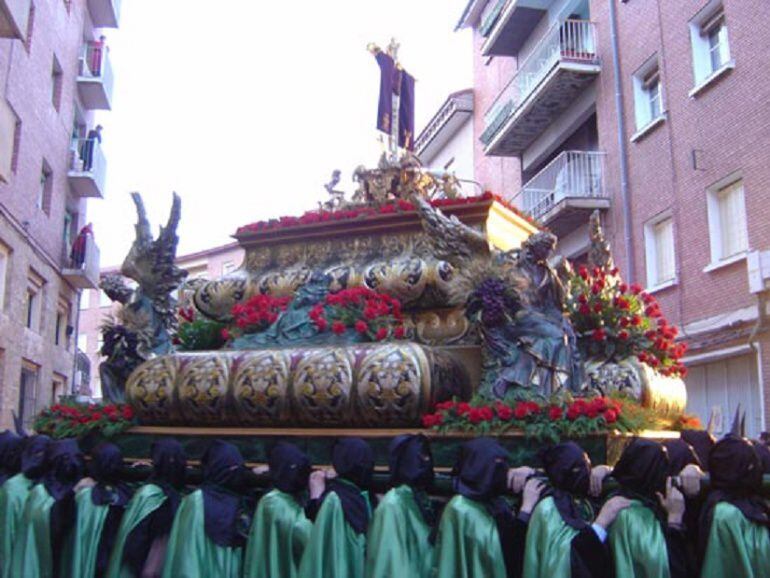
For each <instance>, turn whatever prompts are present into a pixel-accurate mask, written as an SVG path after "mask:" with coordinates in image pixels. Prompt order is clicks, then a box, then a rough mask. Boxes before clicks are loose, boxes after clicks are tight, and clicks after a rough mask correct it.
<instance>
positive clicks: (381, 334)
mask: <svg viewBox="0 0 770 578" xmlns="http://www.w3.org/2000/svg"><path fill="white" fill-rule="evenodd" d="M387 336H388V330H387V328H385V327H380V328H379V329H378V330H377V333H375V334H374V338H375V339H376V340H377V341H382V340H383V339H385V338H386V337H387Z"/></svg>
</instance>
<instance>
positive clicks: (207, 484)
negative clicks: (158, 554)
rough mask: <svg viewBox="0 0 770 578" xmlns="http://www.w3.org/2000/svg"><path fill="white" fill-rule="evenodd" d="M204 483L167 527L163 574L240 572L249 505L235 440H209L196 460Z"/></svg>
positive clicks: (190, 577) (196, 576)
mask: <svg viewBox="0 0 770 578" xmlns="http://www.w3.org/2000/svg"><path fill="white" fill-rule="evenodd" d="M201 468H202V470H203V483H202V484H201V487H200V489H198V490H196V491H194V492H193V493H191V494H190V495H188V496H187V497H185V498H184V499H183V500H182V502H181V504H180V505H179V509H178V510H177V513H176V517H175V518H174V525H173V527H172V528H171V534H170V536H169V540H168V550H167V554H166V562H165V564H164V566H163V577H164V578H178V577H180V576H184V577H185V578H207V577H209V576H217V577H220V576H221V577H222V578H231V577H233V578H235V577H240V576H241V572H242V570H241V567H242V563H243V546H244V544H245V542H246V536H247V534H248V530H249V526H250V522H251V519H250V518H251V509H250V507H249V500H248V498H247V496H246V492H247V491H248V489H249V488H248V484H247V472H248V469H247V468H246V466H245V464H244V461H243V457H242V456H241V453H240V452H239V451H238V448H236V447H235V446H234V445H232V444H229V443H226V442H222V441H219V440H217V441H214V442H212V444H211V445H210V446H209V448H208V450H206V453H205V454H203V458H202V459H201Z"/></svg>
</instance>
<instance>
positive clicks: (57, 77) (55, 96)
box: [51, 54, 63, 111]
mask: <svg viewBox="0 0 770 578" xmlns="http://www.w3.org/2000/svg"><path fill="white" fill-rule="evenodd" d="M62 78H63V75H62V69H61V64H59V60H58V59H57V58H56V55H55V54H54V57H53V67H52V68H51V103H52V104H53V107H54V108H55V109H56V110H57V111H58V110H59V106H61V87H62Z"/></svg>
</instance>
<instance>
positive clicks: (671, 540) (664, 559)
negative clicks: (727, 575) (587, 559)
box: [609, 438, 688, 578]
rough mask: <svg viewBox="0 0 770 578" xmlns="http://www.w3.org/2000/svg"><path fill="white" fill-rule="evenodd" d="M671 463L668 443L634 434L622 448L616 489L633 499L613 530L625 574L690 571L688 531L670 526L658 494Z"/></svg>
mask: <svg viewBox="0 0 770 578" xmlns="http://www.w3.org/2000/svg"><path fill="white" fill-rule="evenodd" d="M669 468H670V463H669V459H668V453H667V451H666V448H665V447H664V446H663V445H662V444H660V443H658V442H656V441H652V440H648V439H643V438H635V439H634V440H632V441H631V443H630V444H629V445H628V447H627V448H626V449H625V450H624V451H623V454H622V455H621V456H620V459H619V460H618V463H617V464H616V465H615V468H614V470H613V471H612V476H613V477H614V478H615V479H616V480H617V482H618V484H620V489H619V491H618V493H619V494H620V495H622V496H625V497H627V498H629V499H631V500H632V502H631V506H629V507H628V508H626V509H625V510H623V511H622V512H620V513H619V514H618V516H617V518H616V519H615V522H614V524H613V525H612V527H611V528H610V530H609V542H610V551H611V552H612V556H613V559H614V563H615V573H616V575H617V576H623V577H624V578H626V577H628V578H634V577H644V578H679V577H680V576H682V577H684V576H687V575H688V574H687V572H688V561H687V554H686V550H687V545H686V536H685V534H684V531H683V529H682V528H681V527H678V528H675V527H673V526H669V525H666V512H665V511H664V510H663V508H662V507H661V506H660V503H659V501H658V494H664V493H665V491H666V479H667V477H668V472H669Z"/></svg>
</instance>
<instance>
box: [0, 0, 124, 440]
mask: <svg viewBox="0 0 770 578" xmlns="http://www.w3.org/2000/svg"><path fill="white" fill-rule="evenodd" d="M119 9H120V3H119V0H42V1H41V0H0V86H2V87H3V89H2V90H3V94H2V95H1V96H0V428H6V427H10V426H11V425H12V412H16V414H17V415H20V416H22V417H23V418H24V420H25V422H26V423H27V424H29V423H30V420H31V418H32V416H34V414H35V413H36V412H37V411H38V410H39V409H41V408H42V407H44V406H46V405H48V404H49V403H51V402H52V401H53V400H55V399H56V398H57V397H58V396H60V395H62V394H66V393H70V392H72V390H73V379H72V376H73V375H74V373H75V371H74V370H75V366H76V355H75V353H76V348H75V346H76V343H75V335H76V333H77V311H78V300H79V297H80V295H81V292H82V291H83V290H85V289H88V288H93V287H96V284H97V282H98V278H99V252H98V248H97V246H96V245H95V243H93V239H89V240H88V242H87V243H86V244H85V247H84V249H85V250H84V252H81V253H80V255H79V256H78V257H77V258H76V259H74V260H73V259H71V247H72V243H73V240H74V239H75V238H76V236H77V234H78V231H80V229H81V228H82V227H83V226H84V225H85V224H86V223H87V219H86V205H87V199H88V198H102V197H103V195H104V178H105V159H104V155H103V154H102V151H101V149H100V146H99V144H100V140H99V139H97V138H96V134H95V132H91V131H94V130H95V128H96V123H95V118H94V117H95V114H96V111H98V110H109V109H110V107H111V101H112V70H111V68H110V62H109V57H108V52H107V51H108V48H107V46H106V44H105V42H104V39H103V38H102V36H103V35H104V34H105V32H104V31H103V29H105V28H117V26H118V19H119ZM89 132H90V137H91V138H90V139H89V138H88V137H89Z"/></svg>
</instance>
